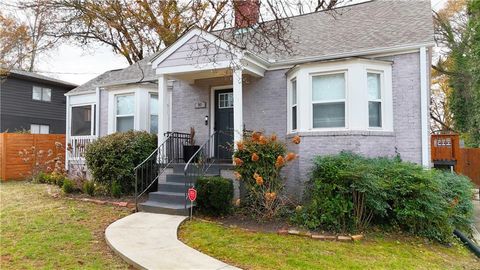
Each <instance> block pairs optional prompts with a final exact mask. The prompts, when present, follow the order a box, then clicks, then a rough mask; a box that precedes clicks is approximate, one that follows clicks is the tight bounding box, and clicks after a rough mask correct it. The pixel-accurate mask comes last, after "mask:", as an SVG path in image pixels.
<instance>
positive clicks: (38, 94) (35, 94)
mask: <svg viewBox="0 0 480 270" xmlns="http://www.w3.org/2000/svg"><path fill="white" fill-rule="evenodd" d="M32 99H34V100H42V88H41V87H37V86H34V87H33V90H32Z"/></svg>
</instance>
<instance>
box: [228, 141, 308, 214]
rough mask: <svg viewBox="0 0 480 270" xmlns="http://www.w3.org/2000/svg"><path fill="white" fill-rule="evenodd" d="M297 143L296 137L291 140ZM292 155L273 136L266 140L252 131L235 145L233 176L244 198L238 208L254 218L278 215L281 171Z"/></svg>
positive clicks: (283, 144) (280, 199) (281, 180)
mask: <svg viewBox="0 0 480 270" xmlns="http://www.w3.org/2000/svg"><path fill="white" fill-rule="evenodd" d="M293 142H294V143H300V137H298V136H297V137H295V138H294V139H293ZM295 158H296V154H294V153H288V154H287V147H286V145H285V143H283V142H279V141H278V140H277V137H276V136H275V135H272V136H269V137H267V136H266V135H263V134H261V133H259V132H253V133H252V135H251V136H248V137H245V139H244V140H243V141H240V142H237V149H236V151H235V153H234V163H235V174H236V177H237V179H241V181H242V185H243V188H244V190H245V191H246V196H245V197H244V198H242V200H243V201H242V203H241V204H242V206H244V207H247V208H248V210H249V211H250V212H251V213H253V214H254V215H256V216H257V217H258V218H271V217H273V216H275V215H277V214H278V212H279V210H280V209H281V206H282V204H283V201H282V198H281V196H280V195H281V192H282V191H283V187H284V180H283V179H282V178H281V176H280V171H281V169H282V168H283V167H284V166H285V165H286V163H287V162H288V161H291V160H293V159H295Z"/></svg>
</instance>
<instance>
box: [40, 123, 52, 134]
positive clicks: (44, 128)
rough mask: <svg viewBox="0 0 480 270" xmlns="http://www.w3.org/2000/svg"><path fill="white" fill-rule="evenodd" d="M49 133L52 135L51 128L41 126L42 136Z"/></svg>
mask: <svg viewBox="0 0 480 270" xmlns="http://www.w3.org/2000/svg"><path fill="white" fill-rule="evenodd" d="M48 133H50V126H49V125H40V134H48Z"/></svg>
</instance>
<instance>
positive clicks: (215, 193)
mask: <svg viewBox="0 0 480 270" xmlns="http://www.w3.org/2000/svg"><path fill="white" fill-rule="evenodd" d="M195 188H196V189H197V200H196V203H197V206H198V209H199V211H200V212H202V213H204V214H206V215H211V216H222V215H226V214H229V213H230V211H231V210H232V200H233V182H232V180H230V179H226V178H223V177H220V176H213V177H202V178H200V179H198V180H197V182H196V184H195Z"/></svg>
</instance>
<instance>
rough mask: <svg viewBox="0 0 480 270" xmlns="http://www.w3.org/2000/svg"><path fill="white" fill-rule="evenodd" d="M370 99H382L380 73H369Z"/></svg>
mask: <svg viewBox="0 0 480 270" xmlns="http://www.w3.org/2000/svg"><path fill="white" fill-rule="evenodd" d="M367 79H368V99H369V100H374V99H380V98H381V90H380V89H381V83H380V74H378V73H368V74H367Z"/></svg>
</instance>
